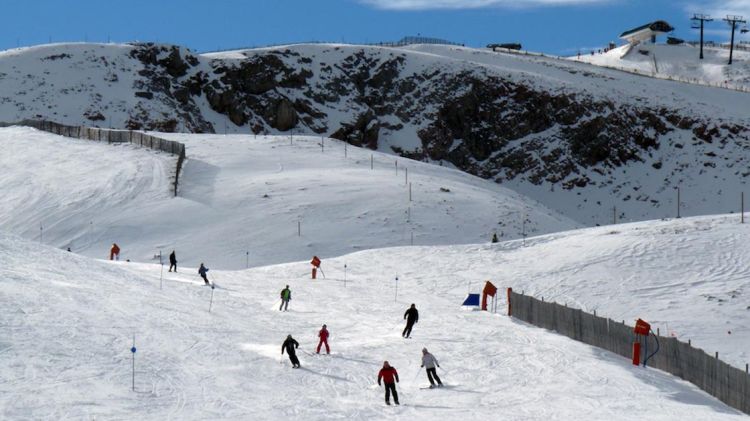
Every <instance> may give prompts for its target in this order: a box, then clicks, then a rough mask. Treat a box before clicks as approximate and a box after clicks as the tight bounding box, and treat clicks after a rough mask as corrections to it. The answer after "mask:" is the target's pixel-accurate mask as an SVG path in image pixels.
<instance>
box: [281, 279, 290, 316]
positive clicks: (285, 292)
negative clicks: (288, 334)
mask: <svg viewBox="0 0 750 421" xmlns="http://www.w3.org/2000/svg"><path fill="white" fill-rule="evenodd" d="M280 295H281V305H280V306H279V311H281V309H282V308H283V309H284V311H287V310H288V309H289V301H290V300H291V299H292V290H291V289H289V285H287V286H286V288H284V289H282V290H281V294H280Z"/></svg>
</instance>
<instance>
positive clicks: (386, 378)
mask: <svg viewBox="0 0 750 421" xmlns="http://www.w3.org/2000/svg"><path fill="white" fill-rule="evenodd" d="M381 379H382V380H383V382H385V404H386V405H390V404H391V400H390V398H391V392H393V401H394V402H396V405H400V404H399V403H398V393H397V392H396V383H398V371H396V368H394V367H391V366H390V365H389V364H388V361H383V368H382V369H380V372H379V373H378V386H380V380H381ZM394 380H395V381H394Z"/></svg>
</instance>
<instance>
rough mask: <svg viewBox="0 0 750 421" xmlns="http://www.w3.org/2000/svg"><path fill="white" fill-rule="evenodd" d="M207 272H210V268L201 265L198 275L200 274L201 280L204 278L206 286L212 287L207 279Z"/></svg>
mask: <svg viewBox="0 0 750 421" xmlns="http://www.w3.org/2000/svg"><path fill="white" fill-rule="evenodd" d="M206 272H208V268H207V267H205V266H203V263H201V267H199V268H198V273H200V275H201V278H203V281H204V282H206V285H211V283H210V282H208V278H206Z"/></svg>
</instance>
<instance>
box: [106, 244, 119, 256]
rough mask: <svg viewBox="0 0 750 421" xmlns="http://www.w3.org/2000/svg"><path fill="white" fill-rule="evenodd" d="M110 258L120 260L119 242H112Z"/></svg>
mask: <svg viewBox="0 0 750 421" xmlns="http://www.w3.org/2000/svg"><path fill="white" fill-rule="evenodd" d="M109 260H120V247H119V246H118V245H117V243H112V248H111V249H109Z"/></svg>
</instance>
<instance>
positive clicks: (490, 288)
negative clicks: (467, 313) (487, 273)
mask: <svg viewBox="0 0 750 421" xmlns="http://www.w3.org/2000/svg"><path fill="white" fill-rule="evenodd" d="M495 294H497V287H496V286H494V285H492V282H490V281H487V283H486V284H484V289H483V290H482V311H487V296H490V297H492V298H493V300H494V298H495ZM493 307H494V306H493Z"/></svg>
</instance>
